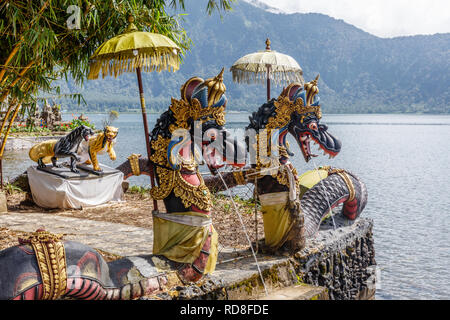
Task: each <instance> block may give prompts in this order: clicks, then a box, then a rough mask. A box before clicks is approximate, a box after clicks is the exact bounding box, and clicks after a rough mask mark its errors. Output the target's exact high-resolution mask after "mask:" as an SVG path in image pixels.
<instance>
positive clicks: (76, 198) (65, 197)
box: [27, 165, 123, 209]
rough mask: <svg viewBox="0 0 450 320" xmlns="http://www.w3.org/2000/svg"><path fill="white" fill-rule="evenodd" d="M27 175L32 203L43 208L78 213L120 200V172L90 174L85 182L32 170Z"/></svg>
mask: <svg viewBox="0 0 450 320" xmlns="http://www.w3.org/2000/svg"><path fill="white" fill-rule="evenodd" d="M102 167H104V168H106V166H104V165H102ZM27 174H28V183H29V185H30V189H31V194H32V195H33V200H34V202H35V203H36V204H37V205H38V206H40V207H43V208H61V209H73V208H76V209H80V208H81V207H92V206H98V205H101V204H104V203H106V202H109V201H121V199H122V196H123V190H122V181H123V173H122V172H117V173H113V174H108V175H105V176H93V175H92V174H90V176H89V178H87V179H64V178H62V177H59V176H57V175H54V174H51V173H47V172H44V171H41V170H37V168H36V166H31V167H29V168H28V169H27Z"/></svg>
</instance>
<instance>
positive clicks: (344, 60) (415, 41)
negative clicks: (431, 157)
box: [59, 0, 450, 113]
mask: <svg viewBox="0 0 450 320" xmlns="http://www.w3.org/2000/svg"><path fill="white" fill-rule="evenodd" d="M233 8H234V10H233V11H232V12H231V13H225V14H223V17H222V19H221V18H220V16H219V15H218V14H213V15H212V16H208V15H206V14H205V12H204V11H203V10H204V9H203V5H202V2H200V1H197V0H190V1H187V4H186V10H187V15H186V18H185V21H184V23H183V26H184V28H185V29H186V30H187V32H188V35H189V37H190V38H191V39H192V40H193V43H194V46H193V48H192V50H191V51H190V52H188V54H187V55H186V56H185V57H184V63H183V65H182V67H181V69H180V70H179V71H178V72H176V73H168V72H162V73H159V74H158V73H148V74H144V75H143V80H144V86H145V88H144V89H145V92H146V99H147V104H148V108H149V109H153V110H165V109H166V108H167V107H168V106H169V104H170V97H171V96H173V97H177V98H178V97H179V89H180V86H181V85H182V84H183V83H184V82H185V81H186V80H187V79H188V78H190V77H192V76H200V77H203V78H208V77H211V76H213V75H216V74H217V73H218V72H219V71H220V69H221V68H222V67H225V69H226V71H227V72H226V75H225V84H226V86H227V97H228V100H229V101H228V108H229V109H230V110H245V111H253V110H255V109H256V108H257V107H258V106H259V105H260V104H261V103H263V102H264V100H265V96H266V93H265V87H263V86H258V85H244V84H241V85H238V84H235V83H233V82H232V78H231V72H229V68H230V66H231V65H232V64H233V62H234V61H235V60H237V59H238V58H240V57H241V56H243V55H245V54H247V53H251V52H255V51H258V50H263V49H264V48H265V44H264V42H265V39H266V38H267V37H269V38H270V40H271V42H272V44H271V47H272V49H273V50H276V51H279V52H282V53H285V54H288V55H290V56H292V57H293V58H295V59H296V60H297V62H298V63H299V64H300V66H301V67H302V69H303V71H304V77H305V80H306V81H309V80H312V79H313V78H314V77H315V76H316V74H317V73H320V76H321V77H320V81H319V88H320V97H321V102H322V103H321V104H322V107H323V111H324V112H327V113H381V112H383V113H384V112H425V113H450V89H449V88H450V86H449V84H450V78H449V75H450V34H449V33H447V34H436V35H431V36H409V37H396V38H390V39H385V38H379V37H376V36H373V35H371V34H369V33H366V32H364V31H362V30H360V29H358V28H356V27H354V26H352V25H350V24H347V23H345V22H344V21H342V20H336V19H334V18H331V17H329V16H326V15H322V14H275V13H271V12H268V11H266V10H264V9H262V8H260V7H257V6H254V5H251V4H249V3H246V2H243V1H239V2H238V3H235V4H234V5H233ZM59 84H60V85H61V92H66V93H67V92H72V93H73V92H81V93H82V94H83V96H84V98H85V100H86V102H87V104H88V105H87V106H85V105H81V106H77V105H76V103H75V102H72V101H64V102H63V104H64V105H66V106H67V108H69V109H70V110H75V109H77V110H80V109H83V110H85V111H105V110H108V109H115V110H119V111H121V112H124V111H129V110H132V109H138V108H139V100H138V94H137V92H138V89H137V82H136V75H135V74H126V75H122V76H121V77H119V78H117V79H114V78H105V79H102V80H94V81H87V82H86V83H85V85H84V87H83V88H77V87H74V86H73V83H72V82H70V81H69V82H68V83H65V82H62V81H60V82H59ZM281 90H282V88H281V87H275V88H273V89H272V97H276V96H278V94H279V93H280V92H281Z"/></svg>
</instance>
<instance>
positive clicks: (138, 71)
mask: <svg viewBox="0 0 450 320" xmlns="http://www.w3.org/2000/svg"><path fill="white" fill-rule="evenodd" d="M136 74H137V80H138V85H139V97H140V100H141V110H142V121H143V122H144V132H145V145H146V146H147V158H148V162H149V165H148V166H149V168H150V183H151V186H152V188H153V187H154V186H155V174H154V171H153V168H154V166H153V164H152V163H150V156H151V151H150V137H149V133H148V123H147V112H146V110H145V99H144V89H143V87H142V76H141V68H140V67H137V68H136ZM153 210H158V202H157V201H156V200H155V199H153Z"/></svg>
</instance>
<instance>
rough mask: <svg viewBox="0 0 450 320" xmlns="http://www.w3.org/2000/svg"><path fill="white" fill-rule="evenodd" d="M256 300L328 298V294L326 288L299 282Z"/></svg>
mask: <svg viewBox="0 0 450 320" xmlns="http://www.w3.org/2000/svg"><path fill="white" fill-rule="evenodd" d="M258 300H329V296H328V290H327V288H324V287H316V286H311V285H307V284H301V285H296V286H291V287H286V288H282V289H279V290H275V291H273V292H271V293H270V294H269V295H267V296H264V297H261V298H259V299H258Z"/></svg>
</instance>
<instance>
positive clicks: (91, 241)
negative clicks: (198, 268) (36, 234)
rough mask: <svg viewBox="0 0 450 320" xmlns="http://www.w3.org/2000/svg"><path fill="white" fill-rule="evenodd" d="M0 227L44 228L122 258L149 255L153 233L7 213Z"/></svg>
mask: <svg viewBox="0 0 450 320" xmlns="http://www.w3.org/2000/svg"><path fill="white" fill-rule="evenodd" d="M0 226H2V227H7V228H9V229H12V230H16V231H26V232H33V231H36V229H39V228H44V229H45V230H47V231H49V232H52V233H58V234H61V233H62V234H64V239H65V240H74V241H79V242H81V243H84V244H86V245H88V246H91V247H93V248H96V249H101V250H104V251H107V252H109V253H114V254H117V255H121V256H132V255H139V254H150V253H152V243H153V231H152V230H151V229H145V228H139V227H134V226H130V225H125V224H119V223H112V222H105V221H94V220H87V219H79V218H72V217H62V216H56V215H52V214H48V213H8V214H1V215H0Z"/></svg>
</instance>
